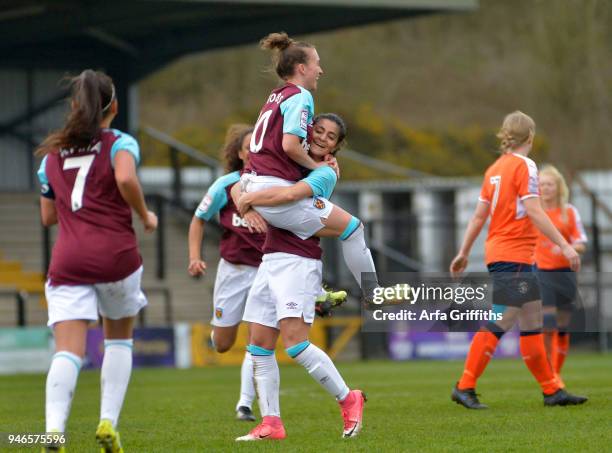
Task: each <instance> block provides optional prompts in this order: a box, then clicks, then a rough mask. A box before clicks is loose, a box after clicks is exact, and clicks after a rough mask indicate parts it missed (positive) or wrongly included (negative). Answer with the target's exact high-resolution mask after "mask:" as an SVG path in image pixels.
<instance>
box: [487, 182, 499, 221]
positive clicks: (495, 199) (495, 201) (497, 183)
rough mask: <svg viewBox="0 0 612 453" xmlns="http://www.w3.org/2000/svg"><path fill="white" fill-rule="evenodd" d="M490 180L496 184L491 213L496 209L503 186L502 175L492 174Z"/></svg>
mask: <svg viewBox="0 0 612 453" xmlns="http://www.w3.org/2000/svg"><path fill="white" fill-rule="evenodd" d="M489 182H490V183H491V184H493V185H494V186H495V189H494V191H493V200H492V201H491V214H493V212H494V211H495V206H497V200H498V198H499V188H500V187H501V176H491V178H490V179H489Z"/></svg>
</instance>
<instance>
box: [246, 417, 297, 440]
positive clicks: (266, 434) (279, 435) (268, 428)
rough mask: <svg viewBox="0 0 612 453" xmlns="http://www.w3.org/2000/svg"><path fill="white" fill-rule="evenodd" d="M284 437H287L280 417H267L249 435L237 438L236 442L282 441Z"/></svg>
mask: <svg viewBox="0 0 612 453" xmlns="http://www.w3.org/2000/svg"><path fill="white" fill-rule="evenodd" d="M285 437H287V433H286V432H285V427H284V426H283V422H282V420H281V419H280V417H275V416H273V415H268V416H265V417H264V418H263V421H262V422H261V423H260V424H259V425H257V426H256V427H255V428H253V430H252V431H251V432H250V433H249V434H247V435H246V436H240V437H237V438H236V441H249V440H283V439H284V438H285Z"/></svg>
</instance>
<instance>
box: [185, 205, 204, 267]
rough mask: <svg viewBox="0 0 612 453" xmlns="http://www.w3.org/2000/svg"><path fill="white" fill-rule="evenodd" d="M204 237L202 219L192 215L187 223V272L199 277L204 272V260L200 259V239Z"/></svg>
mask: <svg viewBox="0 0 612 453" xmlns="http://www.w3.org/2000/svg"><path fill="white" fill-rule="evenodd" d="M203 238H204V220H202V219H200V218H199V217H197V216H193V218H192V219H191V224H190V225H189V267H188V268H187V272H189V275H191V276H192V277H199V276H200V275H202V274H204V273H205V272H206V262H204V260H202V240H203Z"/></svg>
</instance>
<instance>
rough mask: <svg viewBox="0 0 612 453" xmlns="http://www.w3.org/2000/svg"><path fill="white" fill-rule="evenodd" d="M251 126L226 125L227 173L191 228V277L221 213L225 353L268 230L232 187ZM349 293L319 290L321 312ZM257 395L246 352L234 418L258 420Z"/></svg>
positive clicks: (202, 266) (219, 344) (217, 309)
mask: <svg viewBox="0 0 612 453" xmlns="http://www.w3.org/2000/svg"><path fill="white" fill-rule="evenodd" d="M252 131H253V129H252V128H251V127H249V126H246V125H234V126H232V127H230V129H229V130H228V134H227V137H226V140H225V145H224V148H223V156H224V159H225V164H226V165H225V168H226V170H227V171H228V174H226V175H224V176H222V177H221V178H219V179H217V180H216V181H215V182H214V183H213V184H212V186H211V187H210V188H209V189H208V191H207V193H206V195H205V196H204V198H203V199H202V202H201V203H200V205H199V206H198V209H197V210H196V212H195V215H194V217H193V219H192V221H191V226H190V227H189V268H188V272H189V274H190V275H192V276H199V275H202V274H203V273H204V272H205V271H206V263H205V262H204V261H203V260H202V255H201V249H202V239H203V233H204V222H205V221H210V219H212V217H213V216H214V215H215V214H217V213H219V218H220V221H221V225H222V227H223V235H222V237H221V244H220V249H221V260H220V261H219V267H218V269H217V278H216V280H215V289H214V294H213V306H214V311H213V321H212V324H213V335H212V338H213V343H214V346H215V349H216V350H217V351H218V352H221V353H223V352H226V351H228V350H229V349H230V348H231V347H232V346H233V345H234V343H235V341H236V334H237V332H238V327H239V325H240V322H241V321H242V315H243V312H244V305H245V302H246V298H247V294H248V292H249V289H250V288H251V286H252V284H253V280H254V279H255V274H256V273H257V268H258V267H259V265H260V263H261V257H262V249H263V245H264V240H265V234H264V233H265V231H266V229H267V224H266V222H265V220H263V219H262V218H261V217H260V215H259V214H258V213H257V212H255V211H253V210H249V211H248V212H245V213H244V214H243V215H242V217H241V215H240V214H239V213H238V211H237V210H236V206H235V204H234V202H233V200H232V197H231V196H230V191H231V190H232V188H233V187H234V186H235V185H236V183H237V182H238V181H239V180H240V174H241V173H242V170H243V167H244V164H245V163H246V162H247V161H248V158H249V141H250V139H251V133H252ZM332 173H333V172H332ZM334 175H335V174H334ZM238 186H239V185H238ZM345 298H346V292H344V291H326V290H321V291H320V295H319V296H318V297H317V300H316V303H317V314H319V315H321V316H324V315H325V314H326V313H325V309H324V308H323V305H322V304H328V305H329V306H330V307H329V308H327V310H329V309H330V308H331V306H332V305H335V304H339V303H341V302H342V301H343V300H344V299H345ZM254 399H255V388H254V384H253V361H252V359H251V354H250V353H249V352H248V351H247V352H246V353H245V357H244V360H243V362H242V371H241V388H240V400H239V401H238V404H237V406H236V417H237V418H238V419H239V420H246V421H252V420H255V416H254V415H253V412H252V404H253V400H254Z"/></svg>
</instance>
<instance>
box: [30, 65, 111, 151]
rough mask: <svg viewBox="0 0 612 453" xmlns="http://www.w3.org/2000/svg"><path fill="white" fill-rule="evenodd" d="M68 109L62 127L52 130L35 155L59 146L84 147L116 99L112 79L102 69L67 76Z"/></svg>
mask: <svg viewBox="0 0 612 453" xmlns="http://www.w3.org/2000/svg"><path fill="white" fill-rule="evenodd" d="M70 88H71V96H70V113H69V114H68V117H67V119H66V123H65V125H64V127H63V128H62V129H60V130H58V131H55V132H53V133H51V134H50V135H49V136H48V137H47V138H46V139H45V140H44V141H43V143H42V144H41V145H40V146H39V147H38V148H37V150H36V154H37V155H45V154H48V153H50V152H54V151H56V150H59V149H68V148H76V149H80V148H87V147H88V146H89V145H90V143H91V141H92V140H93V139H94V137H95V136H96V135H97V134H98V131H99V129H100V122H101V121H102V120H103V119H104V116H105V115H106V113H108V110H109V109H110V106H111V104H112V102H113V100H114V99H115V86H114V85H113V81H112V79H111V78H110V77H109V76H107V75H106V74H104V73H103V72H99V71H93V70H91V69H86V70H85V71H83V72H82V73H81V74H79V75H78V76H77V77H73V78H72V79H70Z"/></svg>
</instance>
